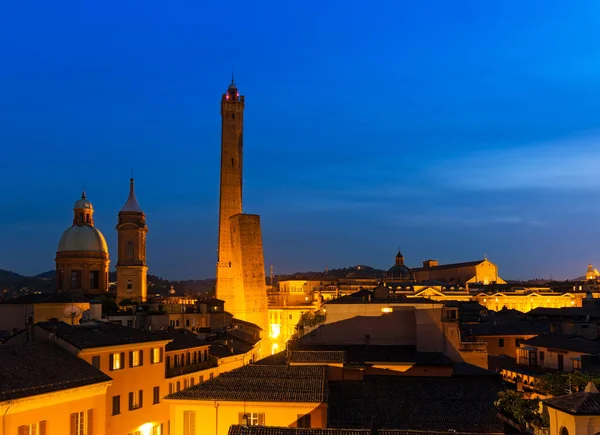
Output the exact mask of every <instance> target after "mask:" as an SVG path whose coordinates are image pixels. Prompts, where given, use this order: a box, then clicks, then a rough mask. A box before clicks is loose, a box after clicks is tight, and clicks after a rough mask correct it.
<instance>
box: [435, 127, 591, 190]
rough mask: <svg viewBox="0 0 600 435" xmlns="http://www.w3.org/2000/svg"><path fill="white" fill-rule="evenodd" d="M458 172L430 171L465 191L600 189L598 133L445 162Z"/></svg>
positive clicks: (467, 156)
mask: <svg viewBox="0 0 600 435" xmlns="http://www.w3.org/2000/svg"><path fill="white" fill-rule="evenodd" d="M446 163H447V164H449V165H451V166H452V167H456V168H461V170H460V171H453V173H452V174H451V175H448V174H447V173H441V174H440V173H439V172H433V171H431V172H430V176H431V177H432V178H435V179H437V182H439V183H440V184H444V185H449V186H453V187H456V188H460V189H466V190H489V191H500V190H516V189H550V190H557V189H564V190H592V189H594V190H595V189H599V188H600V176H598V171H599V169H598V168H600V134H595V135H588V136H585V137H576V138H571V139H566V140H562V141H557V142H550V143H542V144H535V145H530V146H525V147H520V148H511V149H493V150H481V151H479V152H476V153H470V154H466V155H463V156H459V157H456V158H452V159H450V160H449V161H447V162H446Z"/></svg>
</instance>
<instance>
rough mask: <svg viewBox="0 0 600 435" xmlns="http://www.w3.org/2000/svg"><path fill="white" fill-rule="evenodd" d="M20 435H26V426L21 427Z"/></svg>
mask: <svg viewBox="0 0 600 435" xmlns="http://www.w3.org/2000/svg"><path fill="white" fill-rule="evenodd" d="M19 435H25V426H19Z"/></svg>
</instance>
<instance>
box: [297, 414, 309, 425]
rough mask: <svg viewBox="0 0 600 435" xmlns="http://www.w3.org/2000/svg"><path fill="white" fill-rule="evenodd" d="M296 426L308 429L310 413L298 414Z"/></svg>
mask: <svg viewBox="0 0 600 435" xmlns="http://www.w3.org/2000/svg"><path fill="white" fill-rule="evenodd" d="M298 427H299V428H304V429H310V414H305V415H302V414H298Z"/></svg>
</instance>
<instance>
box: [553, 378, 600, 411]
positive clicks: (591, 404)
mask: <svg viewBox="0 0 600 435" xmlns="http://www.w3.org/2000/svg"><path fill="white" fill-rule="evenodd" d="M544 403H545V404H546V405H548V406H549V407H550V408H554V409H558V410H560V411H563V412H566V413H567V414H574V415H600V393H598V390H597V389H596V386H595V385H594V384H592V383H591V382H590V383H589V384H588V386H587V387H586V388H585V391H580V392H577V393H573V394H567V395H566V396H559V397H554V398H552V399H548V400H546V401H545V402H544Z"/></svg>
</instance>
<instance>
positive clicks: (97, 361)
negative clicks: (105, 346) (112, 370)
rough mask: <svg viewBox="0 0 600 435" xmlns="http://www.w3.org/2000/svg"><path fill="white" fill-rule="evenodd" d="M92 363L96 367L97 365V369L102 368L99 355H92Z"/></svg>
mask: <svg viewBox="0 0 600 435" xmlns="http://www.w3.org/2000/svg"><path fill="white" fill-rule="evenodd" d="M92 365H93V366H94V367H96V368H97V369H100V357H99V356H93V357H92Z"/></svg>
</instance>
